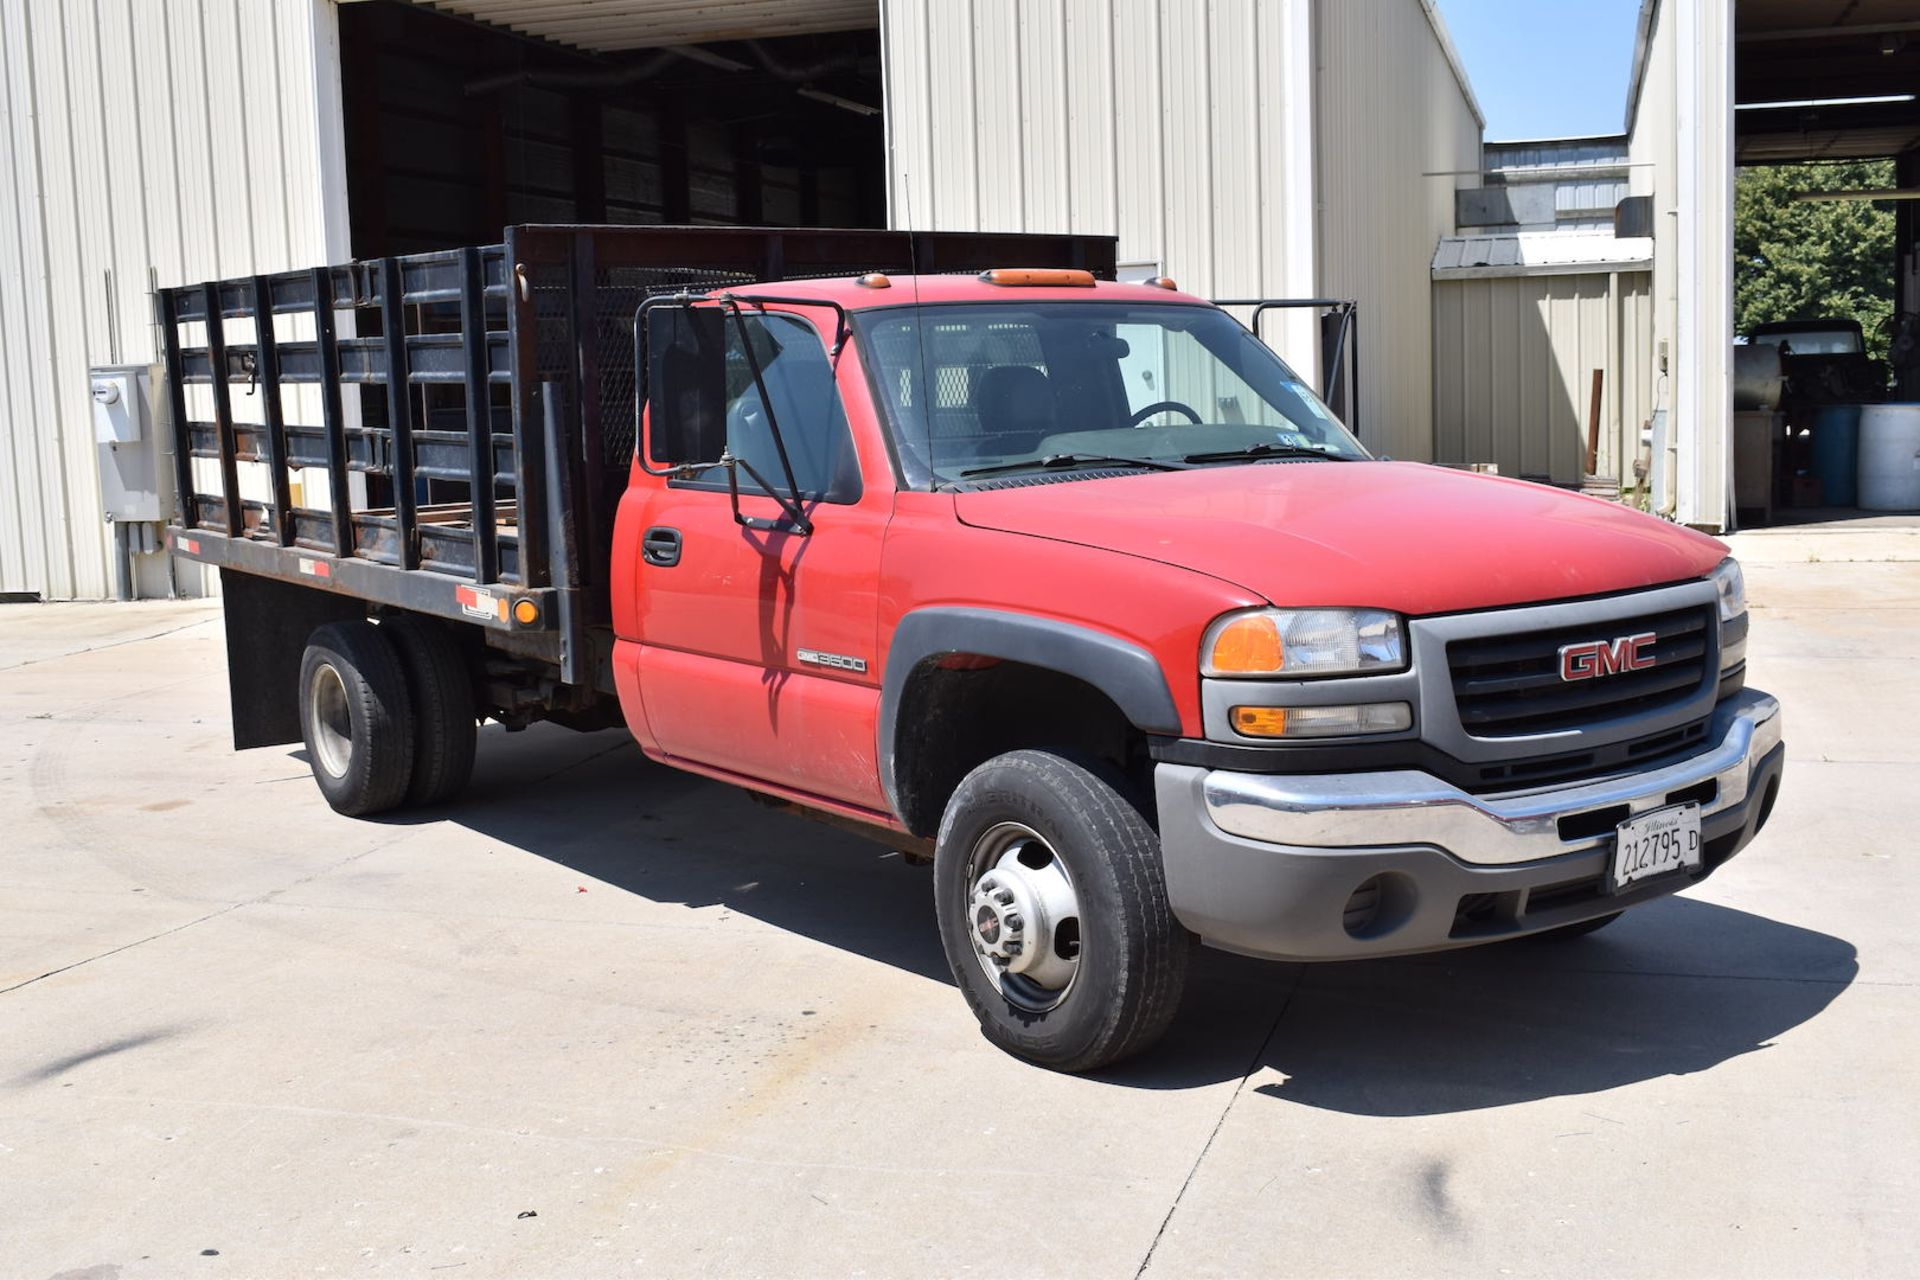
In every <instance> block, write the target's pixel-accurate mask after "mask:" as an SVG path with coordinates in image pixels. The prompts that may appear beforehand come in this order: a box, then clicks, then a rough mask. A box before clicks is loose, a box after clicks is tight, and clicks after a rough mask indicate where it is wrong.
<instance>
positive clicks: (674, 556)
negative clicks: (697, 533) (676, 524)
mask: <svg viewBox="0 0 1920 1280" xmlns="http://www.w3.org/2000/svg"><path fill="white" fill-rule="evenodd" d="M640 557H641V559H643V560H645V561H646V562H647V563H648V564H650V565H652V566H654V567H655V568H656V569H671V568H673V566H674V565H677V564H679V563H680V531H679V530H678V529H669V528H668V527H667V526H665V525H663V524H657V525H655V526H654V527H653V528H651V529H649V530H647V532H646V535H645V536H644V537H642V538H641V539H640Z"/></svg>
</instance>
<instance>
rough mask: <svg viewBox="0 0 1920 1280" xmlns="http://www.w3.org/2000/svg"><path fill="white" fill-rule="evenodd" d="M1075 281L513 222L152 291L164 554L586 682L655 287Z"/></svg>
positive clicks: (784, 243)
mask: <svg viewBox="0 0 1920 1280" xmlns="http://www.w3.org/2000/svg"><path fill="white" fill-rule="evenodd" d="M1026 266H1032V267H1075V268H1082V269H1085V270H1089V271H1092V272H1093V273H1094V274H1095V275H1097V276H1100V277H1101V278H1103V279H1111V278H1112V277H1113V274H1114V241H1113V239H1112V238H1111V237H1106V236H1046V235H998V234H975V233H957V232H929V233H908V232H904V231H841V230H815V229H777V230H768V229H762V228H751V227H602V226H518V227H510V228H508V229H507V232H506V238H505V242H504V243H503V244H499V245H491V246H486V247H475V248H464V249H453V250H446V251H442V252H437V253H424V254H414V255H410V256H406V257H393V258H381V259H377V260H372V261H364V262H354V263H350V264H347V265H344V266H332V267H315V268H312V269H310V270H302V271H287V272H279V273H275V274H272V275H259V276H252V277H247V278H242V279H237V280H222V281H213V282H209V283H206V284H200V285H190V286H184V287H177V288H170V289H163V290H161V291H160V292H159V294H158V295H157V298H156V304H155V305H156V310H157V319H158V322H159V324H160V328H161V336H162V350H163V360H164V364H165V372H166V383H167V395H168V402H169V407H170V409H171V411H172V413H171V417H172V422H173V443H174V461H175V471H174V481H175V486H176V493H177V495H178V496H177V507H176V513H175V518H174V522H173V524H172V526H171V527H170V529H169V538H170V541H171V544H172V547H173V549H174V551H175V552H176V553H178V554H181V555H185V556H188V557H190V558H193V559H196V560H201V561H205V562H208V563H211V564H217V565H219V566H221V568H222V569H223V570H226V569H232V570H237V571H240V572H246V573H252V574H258V575H263V576H267V577H274V578H281V579H285V580H288V581H299V582H304V583H306V584H307V585H310V586H314V587H318V588H321V589H323V590H328V591H333V592H340V593H344V594H347V595H351V596H356V597H360V598H362V599H365V600H368V601H370V602H373V603H376V604H383V605H390V606H394V607H399V608H405V609H412V610H416V611H418V612H422V613H428V614H434V615H438V616H442V617H448V618H456V619H467V620H470V621H474V622H477V623H481V624H483V625H485V626H487V627H490V628H494V629H497V630H501V631H513V632H521V633H524V634H523V635H522V636H521V637H520V640H519V642H518V646H519V647H520V648H521V649H522V651H524V652H528V653H530V654H531V655H533V656H538V657H545V658H548V659H550V660H551V661H553V662H555V663H557V664H558V665H559V666H560V668H561V678H562V679H563V680H564V681H566V682H568V683H584V682H586V681H587V680H588V679H589V678H590V677H591V674H592V673H591V671H590V670H589V668H588V653H589V648H588V645H587V643H586V632H587V630H588V629H589V628H591V627H595V626H601V625H604V624H605V623H606V622H607V621H608V595H607V583H608V567H609V566H608V557H609V555H610V553H611V549H612V532H613V513H614V508H615V506H616V505H617V503H618V501H619V496H620V491H621V489H622V488H623V487H624V486H625V484H626V481H627V474H628V466H629V463H630V462H631V460H632V457H633V450H634V438H633V432H634V402H633V397H634V370H633V344H632V325H633V316H634V312H635V310H636V309H637V308H638V307H639V305H640V303H641V302H642V301H644V300H645V299H646V298H648V297H650V296H653V295H655V294H659V293H665V292H680V291H683V290H690V291H694V292H700V291H704V290H707V289H711V288H715V287H724V286H727V285H741V284H749V283H757V282H761V281H771V280H793V279H801V278H807V277H816V278H818V277H832V276H857V275H862V274H865V273H868V272H893V273H913V272H918V273H935V272H956V271H979V270H982V269H985V268H988V267H1026Z"/></svg>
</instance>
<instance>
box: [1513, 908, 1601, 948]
mask: <svg viewBox="0 0 1920 1280" xmlns="http://www.w3.org/2000/svg"><path fill="white" fill-rule="evenodd" d="M1625 914H1626V913H1625V912H1623V911H1615V912H1613V913H1612V914H1610V915H1604V916H1595V917H1594V918H1593V919H1591V920H1582V921H1580V922H1579V923H1578V924H1563V925H1561V926H1560V927H1559V928H1558V929H1542V930H1541V931H1540V932H1539V933H1530V934H1527V935H1526V936H1525V937H1523V938H1519V939H1517V941H1520V942H1572V941H1573V940H1574V939H1575V938H1584V937H1586V936H1587V935H1588V934H1590V933H1593V932H1595V931H1596V930H1600V929H1604V928H1606V927H1607V926H1608V925H1610V924H1612V923H1613V922H1614V921H1615V920H1618V919H1619V918H1620V917H1621V916H1622V915H1625Z"/></svg>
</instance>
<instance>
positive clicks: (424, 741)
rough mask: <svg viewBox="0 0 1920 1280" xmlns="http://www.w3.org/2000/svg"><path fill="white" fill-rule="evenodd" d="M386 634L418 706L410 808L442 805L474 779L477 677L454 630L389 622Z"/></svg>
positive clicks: (412, 621) (414, 621) (421, 622)
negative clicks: (474, 678)
mask: <svg viewBox="0 0 1920 1280" xmlns="http://www.w3.org/2000/svg"><path fill="white" fill-rule="evenodd" d="M380 634H381V635H383V636H387V637H389V638H390V639H391V640H392V641H393V648H394V652H396V653H397V654H399V656H400V667H401V670H402V671H403V672H404V673H405V675H406V680H407V693H408V697H409V701H410V702H411V704H412V707H413V730H414V732H413V778H412V781H411V782H409V783H408V784H407V795H406V803H407V804H408V805H430V804H442V803H444V802H446V801H448V800H451V799H453V798H454V797H455V796H457V795H459V794H460V793H461V792H462V791H464V790H466V788H467V782H468V780H469V779H470V778H472V777H473V751H474V742H475V736H476V733H477V725H478V719H477V717H476V716H475V714H474V703H473V674H472V670H471V668H469V667H468V665H467V655H466V654H465V653H463V652H461V649H460V643H459V641H458V640H456V639H455V638H454V635H453V632H451V631H450V630H448V629H447V628H446V627H445V626H443V625H441V624H440V623H438V622H434V621H431V620H429V619H426V618H389V619H387V620H386V621H384V622H382V623H381V624H380Z"/></svg>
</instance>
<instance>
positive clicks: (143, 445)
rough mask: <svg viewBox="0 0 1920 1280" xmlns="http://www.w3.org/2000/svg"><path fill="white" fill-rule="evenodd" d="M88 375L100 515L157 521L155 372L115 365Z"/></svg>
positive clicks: (158, 441) (103, 367)
mask: <svg viewBox="0 0 1920 1280" xmlns="http://www.w3.org/2000/svg"><path fill="white" fill-rule="evenodd" d="M88 372H89V378H90V381H91V382H92V394H93V445H94V452H95V455H96V456H97V458H98V460H99V463H100V500H101V507H102V514H103V515H105V517H106V518H107V519H108V520H109V521H128V522H132V523H139V522H142V521H150V520H159V519H160V518H161V512H160V440H159V437H158V434H157V433H156V432H155V431H154V428H153V375H152V370H151V369H150V368H149V367H148V366H146V365H144V364H111V365H100V366H98V367H96V368H94V369H91V370H89V371H88Z"/></svg>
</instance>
